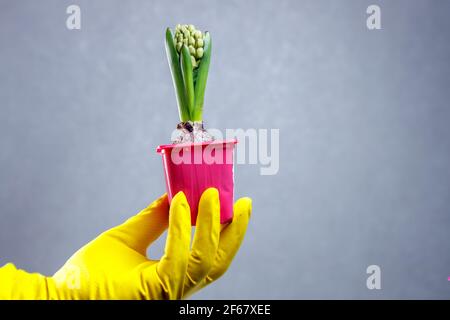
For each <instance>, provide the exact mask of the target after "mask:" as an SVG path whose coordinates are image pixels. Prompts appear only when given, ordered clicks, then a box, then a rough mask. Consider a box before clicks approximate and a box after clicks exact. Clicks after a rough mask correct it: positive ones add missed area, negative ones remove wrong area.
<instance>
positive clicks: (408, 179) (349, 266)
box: [0, 0, 450, 299]
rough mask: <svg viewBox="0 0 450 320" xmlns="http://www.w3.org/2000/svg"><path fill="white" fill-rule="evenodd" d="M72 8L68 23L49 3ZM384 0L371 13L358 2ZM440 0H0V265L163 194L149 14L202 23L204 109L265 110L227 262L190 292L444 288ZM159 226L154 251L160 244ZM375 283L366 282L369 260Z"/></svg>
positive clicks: (411, 292)
mask: <svg viewBox="0 0 450 320" xmlns="http://www.w3.org/2000/svg"><path fill="white" fill-rule="evenodd" d="M72 3H76V4H79V5H80V6H81V10H82V29H81V30H80V31H69V30H67V29H66V27H65V20H66V17H67V15H66V13H65V9H66V7H67V6H68V5H69V4H72ZM372 3H376V4H379V5H380V6H381V9H382V28H383V29H382V30H378V31H369V30H368V29H367V28H366V17H367V15H366V12H365V11H366V8H367V6H368V5H369V4H372ZM449 12H450V1H438V0H435V1H406V0H405V1H360V0H358V1H356V0H355V1H345V2H344V1H323V0H322V1H317V0H311V1H256V0H254V1H206V0H205V1H194V0H190V1H183V2H178V1H170V2H169V1H127V2H125V1H119V0H116V1H100V0H96V1H56V0H54V1H31V0H29V1H25V0H22V1H3V0H2V1H0V43H1V44H0V46H1V47H0V219H1V220H0V221H1V222H0V264H3V263H6V262H9V261H12V262H14V263H15V264H16V265H18V266H20V267H21V268H24V269H26V270H29V271H36V272H41V273H44V274H52V273H53V272H55V271H56V270H57V269H58V268H59V267H60V266H61V265H62V264H63V263H64V261H65V260H66V259H67V258H68V257H69V256H70V255H71V254H72V253H73V252H74V251H75V250H76V249H78V248H79V247H80V246H82V245H83V244H85V243H86V242H88V241H89V240H90V239H92V238H93V237H95V236H96V235H97V234H99V233H100V232H101V231H103V230H105V229H107V228H109V227H112V226H114V225H116V224H118V223H120V222H121V221H123V220H124V219H126V218H127V217H129V216H131V215H133V214H134V213H136V212H137V211H138V210H139V209H141V208H142V207H144V206H146V205H147V204H148V203H149V202H151V201H152V200H153V199H155V198H156V197H158V196H159V195H160V194H162V193H163V192H164V181H163V175H162V166H161V159H160V157H159V156H158V155H157V154H156V153H155V146H157V145H158V144H162V143H165V142H167V141H168V140H169V135H170V133H171V131H172V129H173V128H174V126H175V124H176V123H177V121H178V113H177V109H176V105H175V96H174V91H173V88H172V83H171V79H170V74H169V69H168V66H167V62H166V57H165V51H164V45H163V36H164V28H165V27H166V26H174V25H175V24H176V23H179V22H181V23H194V24H195V25H197V26H198V27H199V28H202V29H208V30H209V31H210V32H211V34H212V38H213V41H214V49H213V60H212V65H211V69H210V76H209V81H208V86H207V93H206V111H205V115H204V117H205V119H206V121H207V125H208V126H209V127H214V128H222V129H223V128H279V129H280V136H281V146H280V148H281V153H280V171H279V173H278V175H275V176H260V175H259V167H258V166H254V165H253V166H251V165H240V166H238V167H237V168H236V181H237V185H236V193H237V196H244V195H248V196H251V197H252V198H253V200H254V212H253V217H252V221H251V225H250V227H249V232H248V234H247V238H246V239H245V242H244V244H243V246H242V250H241V251H240V252H239V254H238V255H237V257H236V259H235V261H234V264H233V265H232V267H231V268H230V270H229V272H228V273H227V274H226V275H225V276H224V277H223V278H222V279H221V280H219V281H218V282H217V283H216V284H214V285H212V286H210V287H209V288H207V289H205V290H204V291H202V292H201V293H199V294H198V295H196V296H195V298H244V299H246V298H450V282H448V281H447V277H448V276H450V241H449V240H450V239H449V227H450V215H449V206H450V194H449V193H450V164H449V163H450V125H449V120H450V107H449V100H450V91H449V80H450V63H449V57H450V44H449V41H448V40H449V32H450V19H449ZM161 245H162V241H160V242H159V243H158V245H157V246H156V251H154V252H152V256H153V255H154V256H158V255H159V254H160V253H161ZM371 264H377V265H379V266H381V269H382V290H378V291H377V290H371V291H370V290H368V289H367V288H366V278H367V275H366V273H365V271H366V267H367V266H368V265H371Z"/></svg>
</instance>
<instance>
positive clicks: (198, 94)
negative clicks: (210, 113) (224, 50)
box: [191, 32, 212, 121]
mask: <svg viewBox="0 0 450 320" xmlns="http://www.w3.org/2000/svg"><path fill="white" fill-rule="evenodd" d="M211 44H212V43H211V36H210V34H209V32H206V34H205V40H204V46H203V50H204V53H203V57H202V58H201V60H200V65H199V67H198V68H197V70H198V71H197V77H196V83H195V101H194V102H195V104H194V112H193V113H191V117H192V121H201V120H202V114H203V101H204V98H205V89H206V80H208V71H209V63H210V60H211Z"/></svg>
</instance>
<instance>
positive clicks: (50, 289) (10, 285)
mask: <svg viewBox="0 0 450 320" xmlns="http://www.w3.org/2000/svg"><path fill="white" fill-rule="evenodd" d="M56 298H57V293H56V287H55V285H54V282H53V280H52V278H50V277H46V276H43V275H41V274H38V273H28V272H26V271H24V270H20V269H17V268H16V267H15V266H14V265H13V264H12V263H8V264H6V265H5V266H3V267H2V268H0V299H5V300H48V299H56Z"/></svg>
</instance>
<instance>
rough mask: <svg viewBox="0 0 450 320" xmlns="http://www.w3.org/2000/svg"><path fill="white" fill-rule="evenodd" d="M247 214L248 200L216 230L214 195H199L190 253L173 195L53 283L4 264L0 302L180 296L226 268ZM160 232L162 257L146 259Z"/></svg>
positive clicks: (94, 246)
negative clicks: (163, 243) (163, 248)
mask: <svg viewBox="0 0 450 320" xmlns="http://www.w3.org/2000/svg"><path fill="white" fill-rule="evenodd" d="M169 212H170V213H169ZM250 214H251V200H250V199H249V198H242V199H239V200H238V201H237V202H236V203H235V205H234V218H233V221H232V223H230V224H228V225H226V226H224V228H223V229H222V230H221V225H220V203H219V196H218V192H217V190H216V189H213V188H210V189H208V190H206V191H205V192H204V193H203V195H202V197H201V199H200V203H199V212H198V217H197V227H196V230H195V235H194V239H193V243H192V248H190V240H191V224H190V221H191V219H190V209H189V205H188V203H187V200H186V197H185V195H184V194H183V193H182V192H180V193H178V194H177V195H176V196H175V197H174V198H173V199H172V203H171V205H170V209H169V205H168V201H167V196H166V195H164V196H162V197H161V198H159V199H158V200H156V201H155V202H154V203H152V204H151V205H150V206H149V207H148V208H146V209H144V210H143V211H141V212H140V213H139V214H137V215H136V216H134V217H132V218H131V219H129V220H127V221H126V222H125V223H123V224H122V225H119V226H117V227H114V228H112V229H110V230H108V231H106V232H104V233H102V234H101V235H100V236H98V237H97V238H96V239H94V240H93V241H91V242H90V243H88V244H87V245H85V246H84V247H83V248H81V249H80V250H78V251H77V252H76V253H75V254H74V255H73V256H72V257H71V258H70V259H69V260H68V261H67V262H66V264H65V265H64V266H63V267H62V268H61V269H60V270H59V271H58V272H56V273H55V275H54V276H53V277H45V276H42V275H39V274H29V273H27V272H25V271H22V270H17V269H16V268H15V267H14V265H12V264H7V265H6V266H4V267H3V268H1V269H0V299H180V298H185V297H187V296H188V295H190V294H192V293H193V292H195V291H196V290H199V289H201V288H203V287H204V286H206V285H207V284H209V283H211V282H212V281H214V280H216V279H217V278H219V277H220V276H221V275H222V274H223V273H224V272H225V271H226V270H227V268H228V267H229V265H230V264H231V261H232V260H233V257H234V256H235V254H236V252H237V251H238V249H239V246H240V244H241V242H242V240H243V238H244V235H245V231H246V228H247V224H248V220H249V218H250ZM167 226H168V227H169V230H168V235H167V241H166V246H165V252H164V255H163V257H162V258H161V260H159V261H154V260H149V259H148V258H147V256H146V251H147V247H148V246H149V245H150V244H151V243H152V242H154V241H155V240H156V239H157V238H158V237H159V236H160V235H161V234H162V233H163V232H164V230H165V229H166V228H167Z"/></svg>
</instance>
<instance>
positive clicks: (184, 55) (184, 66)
mask: <svg viewBox="0 0 450 320" xmlns="http://www.w3.org/2000/svg"><path fill="white" fill-rule="evenodd" d="M180 61H181V74H182V75H183V81H184V92H186V101H187V106H188V109H189V114H190V115H191V120H192V115H193V112H194V110H193V109H194V100H195V99H194V76H193V73H192V60H191V55H190V53H189V49H188V47H187V46H186V45H183V47H182V48H181V54H180Z"/></svg>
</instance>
